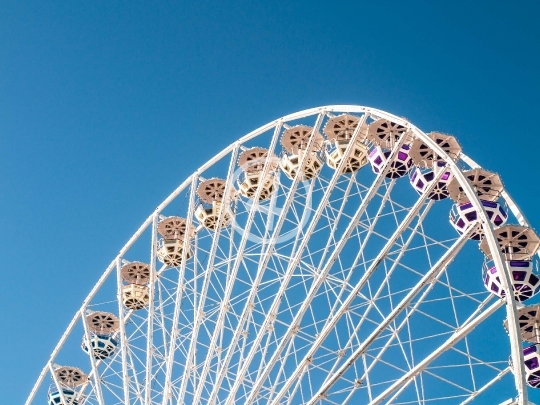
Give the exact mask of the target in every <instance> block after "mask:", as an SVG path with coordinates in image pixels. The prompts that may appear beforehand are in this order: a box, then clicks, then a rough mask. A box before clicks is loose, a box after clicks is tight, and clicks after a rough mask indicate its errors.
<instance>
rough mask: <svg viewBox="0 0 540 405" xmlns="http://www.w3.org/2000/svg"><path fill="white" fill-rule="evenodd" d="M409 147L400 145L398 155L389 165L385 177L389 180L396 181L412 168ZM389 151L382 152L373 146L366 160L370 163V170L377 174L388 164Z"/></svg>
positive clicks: (378, 147)
mask: <svg viewBox="0 0 540 405" xmlns="http://www.w3.org/2000/svg"><path fill="white" fill-rule="evenodd" d="M410 149H411V147H410V146H409V145H401V148H399V151H398V154H397V156H396V158H395V159H394V161H393V162H391V163H390V168H389V170H388V173H386V177H388V178H390V179H398V178H400V177H403V176H405V175H406V174H407V173H408V172H409V170H411V168H412V166H413V161H412V159H411V157H410V156H409V150H410ZM390 153H391V152H390V151H383V150H382V148H381V147H380V146H375V147H374V148H373V150H372V151H371V152H370V154H369V156H368V160H369V162H370V163H371V169H372V170H373V171H374V172H375V173H377V174H379V173H380V172H381V171H382V170H383V169H384V168H385V166H386V164H387V163H388V157H389V156H390Z"/></svg>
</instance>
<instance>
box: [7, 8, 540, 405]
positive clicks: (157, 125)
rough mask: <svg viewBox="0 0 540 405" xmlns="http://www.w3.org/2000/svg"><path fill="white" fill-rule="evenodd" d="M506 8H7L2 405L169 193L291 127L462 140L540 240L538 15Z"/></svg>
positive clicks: (20, 388) (22, 392)
mask: <svg viewBox="0 0 540 405" xmlns="http://www.w3.org/2000/svg"><path fill="white" fill-rule="evenodd" d="M515 4H518V3H514V4H512V3H510V2H503V1H474V2H471V1H453V2H430V1H410V2H400V1H379V2H302V1H298V2H284V1H273V2H252V1H228V2H208V1H199V2H189V3H188V2H167V1H162V2H144V1H114V2H106V1H92V2H90V1H88V2H84V1H79V2H67V1H65V2H62V1H57V2H38V1H35V2H27V1H17V2H15V1H9V0H7V1H3V2H1V3H0V187H1V190H2V192H1V194H0V198H1V199H0V206H1V211H0V232H1V234H2V242H3V243H2V244H0V258H1V263H2V266H1V274H2V276H3V279H2V283H1V284H0V304H1V307H2V309H3V310H2V311H1V312H0V325H1V327H0V337H1V339H2V342H3V344H2V345H0V358H1V359H2V360H1V362H2V367H0V392H2V393H3V394H2V395H3V396H2V403H13V404H15V403H21V402H22V401H23V399H24V398H25V397H26V395H27V394H28V392H29V390H30V388H31V385H32V384H33V382H34V380H35V378H36V377H37V375H38V373H39V371H40V369H41V367H42V366H43V364H44V363H45V361H46V359H47V357H48V355H49V354H50V352H51V350H52V349H53V347H54V344H55V343H56V341H57V340H58V339H59V338H60V335H61V333H62V331H63V330H64V328H65V326H67V324H68V322H69V320H70V319H71V317H72V316H73V314H74V312H75V311H76V310H77V309H78V308H79V306H80V303H81V302H82V300H83V299H84V297H85V296H86V294H87V293H88V291H89V290H90V288H91V287H92V286H93V284H94V283H95V281H96V280H97V279H98V277H99V275H100V274H101V273H102V271H103V270H104V268H105V267H106V266H107V265H108V263H109V262H110V261H111V260H112V258H113V257H114V256H115V254H116V253H117V252H118V250H119V249H120V248H121V247H122V246H123V244H124V243H125V242H126V241H127V239H128V238H129V237H130V236H131V234H132V233H133V232H134V231H135V230H136V229H137V227H138V226H139V225H140V223H141V222H142V221H143V220H144V219H145V218H146V217H147V216H148V214H149V213H150V212H151V211H152V210H153V209H154V208H155V207H156V206H157V205H158V204H159V203H160V202H161V201H162V200H163V199H164V198H165V197H166V196H167V195H168V194H169V193H170V192H171V191H172V190H173V188H175V187H176V186H177V185H178V184H179V183H180V182H181V181H182V180H183V179H184V178H186V177H187V176H188V175H189V174H190V173H191V172H193V171H194V170H195V169H196V168H197V167H199V166H200V165H201V164H202V163H204V162H205V161H206V160H207V159H209V158H210V157H211V156H213V155H214V154H216V153H217V152H219V151H220V150H221V149H222V148H223V147H225V146H226V145H228V144H230V143H232V142H234V141H235V140H236V139H238V138H239V137H240V136H242V135H243V134H245V133H247V132H248V131H250V130H252V129H254V128H256V127H258V126H260V125H262V124H264V123H266V122H268V121H271V120H273V119H275V118H277V117H279V116H282V115H285V114H287V113H291V112H294V111H297V110H301V109H304V108H309V107H314V106H318V105H325V104H361V105H369V106H373V107H377V108H381V109H383V110H386V111H389V112H391V113H394V114H396V115H399V116H405V117H407V118H408V119H409V120H411V121H412V122H413V123H414V124H416V125H418V126H419V127H420V128H422V129H423V130H425V131H426V132H429V131H432V130H437V131H442V132H447V133H451V134H454V135H455V136H457V137H458V139H459V141H460V143H461V145H462V146H463V149H464V151H465V153H467V154H468V155H469V156H471V157H473V158H475V159H476V160H477V161H478V162H479V163H480V164H481V165H482V166H484V167H485V168H488V169H491V170H494V171H497V172H498V173H499V174H500V175H501V177H502V179H503V181H504V182H505V185H506V188H507V189H508V191H509V192H510V193H511V195H512V196H513V197H514V198H515V199H516V200H517V202H518V204H519V205H520V207H521V208H522V209H523V211H524V212H525V214H526V215H527V216H528V218H529V220H530V221H531V222H532V224H533V226H535V227H538V226H540V214H539V213H538V204H537V198H538V197H537V196H538V193H537V192H536V185H537V184H538V176H539V175H540V169H539V168H538V164H537V162H538V153H539V152H538V151H539V150H540V126H538V125H537V123H536V119H537V116H538V109H539V108H540V98H539V90H540V75H539V74H538V71H539V68H538V66H539V64H540V25H539V24H538V20H537V19H538V15H539V13H540V3H539V2H537V1H532V0H523V1H520V2H519V6H516V5H515ZM535 398H536V401H537V402H538V401H540V395H539V393H534V394H532V399H535Z"/></svg>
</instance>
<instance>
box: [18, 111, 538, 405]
mask: <svg viewBox="0 0 540 405" xmlns="http://www.w3.org/2000/svg"><path fill="white" fill-rule="evenodd" d="M333 112H347V113H365V114H369V115H371V116H375V117H377V118H385V119H388V120H391V121H393V122H396V123H398V124H401V125H404V126H407V127H408V128H409V129H410V130H411V131H412V132H413V133H414V135H415V136H416V137H418V138H419V139H421V140H422V141H424V142H425V143H426V144H427V145H428V146H429V147H431V148H432V149H433V150H434V151H436V152H437V154H439V156H441V157H443V158H444V161H445V162H446V163H447V164H448V165H449V167H450V168H451V169H452V171H453V174H454V176H456V177H457V178H458V179H459V182H460V185H462V186H463V187H464V191H465V193H466V194H467V196H468V197H469V199H470V201H471V202H472V203H473V205H474V206H475V208H476V209H477V211H478V213H479V216H480V217H481V219H482V220H483V221H484V223H485V224H490V222H489V220H488V219H487V216H486V214H485V211H484V208H483V206H482V204H481V201H480V198H479V197H478V195H477V194H476V193H475V192H474V190H473V189H472V187H471V186H470V184H469V182H468V180H467V178H466V177H465V175H464V174H463V171H462V170H461V169H460V168H459V166H458V165H457V163H456V162H455V161H453V160H452V159H451V158H450V157H449V156H448V154H447V153H446V152H445V151H444V150H443V149H442V148H440V147H439V145H438V144H437V143H435V142H434V141H433V140H432V139H431V138H429V136H427V135H426V134H425V133H424V132H423V131H421V130H420V129H419V128H418V127H416V126H415V125H413V124H411V123H410V122H409V121H408V120H406V119H405V118H402V117H398V116H396V115H393V114H390V113H388V112H385V111H383V110H379V109H375V108H370V107H365V106H358V105H328V106H320V107H314V108H310V109H305V110H302V111H298V112H295V113H292V114H288V115H285V116H283V117H280V118H277V119H275V120H273V121H270V122H269V123H267V124H264V125H262V126H260V127H259V128H257V129H255V130H253V131H251V132H249V133H247V134H246V135H244V136H242V137H241V138H239V139H238V140H237V141H235V142H233V143H231V144H230V145H229V146H227V147H225V148H224V149H222V150H221V151H220V152H218V153H217V154H216V155H214V156H213V157H212V158H211V159H209V160H208V161H207V162H205V163H204V164H203V165H202V166H200V167H199V168H198V169H197V170H195V171H194V172H193V173H192V174H191V175H189V176H188V177H187V178H186V179H185V180H184V181H183V182H182V183H181V184H180V185H179V186H178V187H177V188H176V189H175V190H174V191H173V192H172V193H171V194H170V195H169V196H168V197H167V198H165V200H163V202H161V203H160V204H159V205H158V206H157V207H156V209H155V210H154V211H153V212H152V214H151V215H150V216H149V217H148V218H147V219H146V220H145V221H144V222H143V223H142V224H141V226H140V227H139V228H138V229H137V231H136V232H135V233H134V234H133V235H132V236H131V237H130V238H129V240H128V241H127V242H126V244H125V245H124V246H123V247H122V248H121V249H120V251H119V253H118V254H117V255H116V257H115V258H114V259H113V261H112V262H111V264H110V265H109V266H108V267H107V268H106V270H105V271H104V273H103V274H102V275H101V277H100V278H99V280H98V281H97V283H96V284H95V285H94V287H93V288H92V290H91V291H90V293H89V294H88V295H87V297H86V298H85V299H84V301H83V303H82V305H81V308H80V309H79V310H78V311H77V312H76V314H75V316H74V317H73V319H72V320H71V322H70V323H69V325H68V328H67V329H66V330H65V332H64V333H63V335H62V337H61V339H60V341H59V342H58V343H57V345H56V346H55V348H54V350H53V352H52V353H51V355H50V357H49V360H48V361H47V363H46V365H45V366H44V368H43V370H42V372H41V374H40V376H39V378H38V380H37V381H36V383H35V385H34V387H33V389H32V391H31V393H30V396H29V397H28V399H27V401H26V404H27V405H30V403H31V402H32V400H33V398H34V396H35V394H36V392H37V389H38V388H39V386H40V385H41V383H42V381H43V379H44V377H45V375H46V374H47V373H48V372H49V371H50V369H51V367H52V365H53V362H54V359H55V358H56V356H57V354H58V352H59V351H60V349H61V348H62V346H63V344H64V343H65V340H66V338H67V337H68V336H69V335H70V333H71V331H72V330H73V328H74V326H75V324H76V322H77V321H78V320H79V318H81V317H82V316H84V313H83V310H85V309H86V308H87V306H88V304H89V303H90V301H91V300H92V298H93V297H94V296H95V294H96V293H97V291H98V290H99V288H100V287H101V285H102V284H103V282H104V281H105V279H106V278H107V277H108V276H109V275H110V273H111V272H112V271H113V270H114V269H115V268H116V267H117V266H118V263H119V261H120V260H122V258H123V256H124V254H125V253H126V252H127V251H128V250H129V248H130V247H131V246H132V245H133V244H134V243H135V241H137V239H138V238H139V237H140V236H141V234H142V233H143V232H144V231H145V230H146V229H147V228H148V227H149V226H150V225H151V224H152V223H153V222H156V221H157V218H158V216H159V215H160V213H161V212H162V211H163V210H164V209H165V208H166V207H167V206H168V205H169V204H170V203H171V202H172V201H173V200H174V199H175V198H176V197H177V196H178V195H179V194H180V193H182V192H183V191H184V190H185V189H186V188H187V187H189V186H190V185H192V184H193V183H194V182H196V181H197V180H198V179H199V176H200V174H201V173H202V172H204V171H205V170H207V169H208V168H210V167H211V166H212V165H214V164H215V163H216V162H218V161H220V160H221V159H222V158H223V157H225V156H227V155H228V154H229V153H231V152H233V150H234V149H235V148H238V147H239V146H240V145H241V144H243V143H245V142H248V141H250V140H252V139H254V138H256V137H257V136H259V135H261V134H262V133H264V132H265V131H267V130H270V129H272V128H275V127H276V126H277V125H279V124H280V123H281V124H282V123H285V122H287V121H292V120H296V119H301V118H305V117H309V116H314V115H317V114H326V113H333ZM459 160H461V161H463V162H465V163H466V164H467V165H469V166H470V167H471V168H481V166H480V165H478V164H477V163H476V162H475V161H474V160H473V159H471V158H470V157H468V156H467V155H465V154H464V153H461V155H460V158H459ZM501 197H502V198H503V200H504V201H506V203H507V204H508V207H509V208H510V210H511V212H512V213H513V214H514V216H515V217H516V219H517V220H518V222H519V223H520V224H521V225H524V226H528V225H529V223H528V221H527V219H526V217H525V215H524V214H523V212H522V211H521V210H520V209H519V207H518V206H517V204H516V203H515V202H514V200H513V199H512V198H511V196H510V195H509V193H508V192H507V190H506V188H505V189H504V191H503V193H502V195H501ZM490 228H491V232H486V237H487V239H488V243H489V244H490V247H492V253H493V252H498V254H494V261H495V263H496V265H497V266H501V268H502V269H504V273H505V274H506V276H507V277H503V279H506V283H507V282H508V277H509V271H508V269H507V266H506V264H505V263H504V260H503V258H502V256H501V254H500V251H499V250H498V249H495V250H493V247H494V246H497V241H496V239H495V236H494V233H493V227H492V226H490ZM154 256H155V255H154ZM151 284H152V283H151ZM503 285H505V287H506V288H507V289H508V287H509V284H505V282H504V281H503ZM508 303H510V306H511V307H512V313H513V316H510V315H511V313H510V312H509V319H510V320H512V319H513V322H512V321H510V322H509V333H510V336H511V346H512V348H513V349H514V348H519V349H521V344H520V343H521V335H520V333H519V327H516V322H515V321H516V319H517V306H516V303H515V301H514V300H507V304H506V305H507V307H508ZM512 335H514V339H512ZM518 352H519V353H520V354H521V362H520V363H521V365H522V366H523V355H522V353H521V350H518ZM515 372H516V383H517V384H516V385H517V386H516V388H517V389H518V393H519V396H520V397H521V398H522V400H526V399H527V390H526V389H524V387H525V377H524V370H523V367H521V371H520V369H519V367H518V368H517V370H515ZM519 381H521V384H520V383H519Z"/></svg>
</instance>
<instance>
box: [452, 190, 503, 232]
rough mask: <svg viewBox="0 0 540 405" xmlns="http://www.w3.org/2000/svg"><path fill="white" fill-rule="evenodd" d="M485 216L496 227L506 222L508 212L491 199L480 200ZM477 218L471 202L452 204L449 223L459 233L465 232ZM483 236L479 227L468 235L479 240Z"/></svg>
mask: <svg viewBox="0 0 540 405" xmlns="http://www.w3.org/2000/svg"><path fill="white" fill-rule="evenodd" d="M481 203H482V205H483V206H484V209H485V210H486V213H487V216H488V218H489V220H490V221H491V223H492V224H493V225H494V226H495V227H496V228H498V227H499V226H502V225H504V224H505V223H506V220H507V219H508V214H507V213H506V212H505V211H504V209H503V208H502V206H501V204H499V203H497V202H492V201H484V200H481ZM477 220H478V213H477V212H476V210H475V209H474V207H473V204H472V203H471V202H466V203H464V204H461V205H454V208H453V209H452V211H450V223H451V224H452V226H453V227H454V228H455V229H456V231H458V232H459V233H460V234H462V233H463V232H465V230H466V229H468V228H469V226H471V225H473V224H474V223H476V221H477ZM483 237H484V232H483V231H482V229H481V228H479V230H478V231H475V232H473V233H472V234H471V236H469V239H474V240H480V239H482V238H483Z"/></svg>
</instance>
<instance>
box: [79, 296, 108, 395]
mask: <svg viewBox="0 0 540 405" xmlns="http://www.w3.org/2000/svg"><path fill="white" fill-rule="evenodd" d="M86 309H87V308H86V307H83V308H81V310H80V312H81V320H82V324H83V328H84V336H85V337H86V341H87V345H88V357H90V364H91V366H92V374H93V376H92V377H93V379H94V392H95V393H96V398H97V401H98V403H99V405H105V402H104V401H103V392H102V391H101V384H100V383H99V372H98V369H97V365H96V359H95V358H94V351H93V349H92V338H91V336H90V332H89V331H88V324H87V322H86V317H85V313H86Z"/></svg>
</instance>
